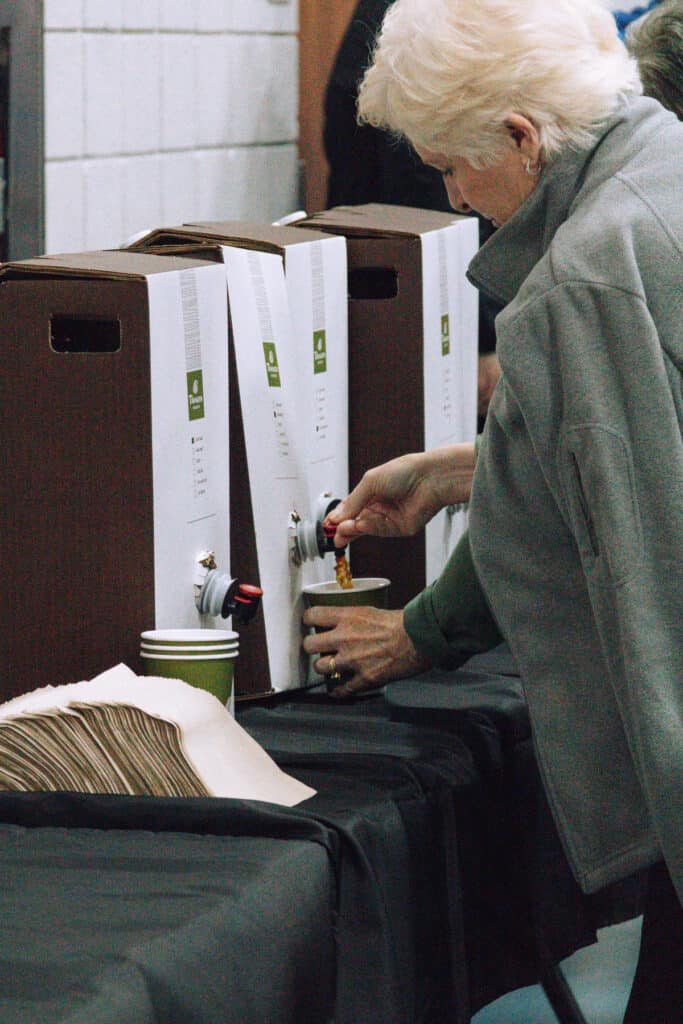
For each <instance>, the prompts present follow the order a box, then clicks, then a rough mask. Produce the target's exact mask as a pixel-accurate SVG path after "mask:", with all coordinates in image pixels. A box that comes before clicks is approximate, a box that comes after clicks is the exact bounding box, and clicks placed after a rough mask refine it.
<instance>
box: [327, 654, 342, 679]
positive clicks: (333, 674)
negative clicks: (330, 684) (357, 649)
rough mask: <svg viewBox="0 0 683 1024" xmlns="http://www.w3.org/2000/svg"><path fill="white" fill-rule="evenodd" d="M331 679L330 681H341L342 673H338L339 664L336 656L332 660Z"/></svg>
mask: <svg viewBox="0 0 683 1024" xmlns="http://www.w3.org/2000/svg"><path fill="white" fill-rule="evenodd" d="M329 678H330V679H341V672H337V662H336V659H335V657H334V655H332V657H331V658H330V671H329Z"/></svg>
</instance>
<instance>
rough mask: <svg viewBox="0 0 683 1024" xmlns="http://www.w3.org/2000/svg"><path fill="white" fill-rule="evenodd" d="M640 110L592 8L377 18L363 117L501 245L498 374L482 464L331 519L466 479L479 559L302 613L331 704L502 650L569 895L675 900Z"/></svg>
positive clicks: (655, 285) (665, 285)
mask: <svg viewBox="0 0 683 1024" xmlns="http://www.w3.org/2000/svg"><path fill="white" fill-rule="evenodd" d="M640 93H641V84H640V80H639V77H638V70H637V66H636V63H635V61H634V60H633V59H632V58H631V57H629V55H628V53H627V51H626V50H625V48H624V46H623V44H622V43H621V42H620V40H619V38H618V36H617V32H616V29H615V24H614V20H613V18H612V16H611V15H610V13H609V12H608V11H607V10H605V9H604V7H603V6H602V5H601V3H600V2H599V0H553V2H552V3H543V2H542V0H397V2H396V3H395V4H394V5H393V6H392V7H391V8H390V10H389V12H388V14H387V16H386V18H385V20H384V23H383V27H382V30H381V33H380V36H379V40H378V44H377V48H376V51H375V54H374V57H373V61H372V64H371V66H370V68H369V69H368V71H367V73H366V75H365V78H364V80H363V83H362V86H361V91H360V98H359V111H360V117H361V118H362V119H364V120H366V121H368V122H370V123H371V124H374V125H378V126H382V127H385V128H389V129H391V130H393V131H394V132H396V133H398V134H400V135H401V136H405V137H406V138H407V139H408V140H409V141H410V142H411V143H412V144H413V146H414V147H415V149H416V150H417V152H418V153H419V154H420V156H421V158H422V159H423V160H424V161H425V162H427V163H429V164H431V165H432V166H434V167H436V168H437V169H438V170H439V171H440V172H441V173H442V174H443V176H444V181H445V183H446V187H447V190H448V194H449V197H450V200H451V203H452V205H453V207H454V208H455V209H456V210H459V211H469V210H474V211H477V212H478V213H480V214H483V215H484V216H486V217H487V218H489V219H490V220H492V221H493V223H494V224H495V225H497V227H498V230H497V231H496V232H495V233H494V234H493V236H492V237H491V239H490V240H489V241H488V242H487V243H486V244H485V245H484V246H483V248H482V249H481V250H480V251H479V252H478V254H477V255H476V256H475V258H474V259H473V261H472V263H471V265H470V268H469V277H470V280H471V281H472V282H473V283H474V284H475V285H476V287H477V288H479V289H480V290H482V291H484V292H485V293H486V294H487V295H489V296H491V297H492V298H493V299H494V300H496V301H498V302H499V303H500V304H501V305H504V306H505V309H504V311H503V312H502V313H501V314H500V315H499V316H498V318H497V321H496V332H497V340H498V349H497V351H498V355H499V358H500V363H501V366H502V377H501V379H500V382H499V384H498V386H497V388H496V391H495V394H494V397H493V401H492V404H491V407H490V410H489V417H488V420H487V424H486V427H485V430H484V435H483V438H482V440H481V445H480V448H479V452H478V455H477V459H476V466H473V462H474V456H473V452H472V450H471V449H470V448H469V447H468V446H463V447H460V448H458V447H456V448H445V449H440V450H437V451H434V452H428V453H424V454H414V455H410V456H406V457H403V458H401V459H398V460H395V461H394V462H392V463H389V464H387V465H385V466H383V467H379V468H378V469H375V470H372V471H370V472H369V473H368V474H366V476H365V477H364V478H363V480H362V481H361V483H360V484H359V485H358V487H357V488H356V489H355V490H354V491H353V492H352V493H351V494H350V495H349V497H348V498H347V499H346V500H345V501H344V502H343V503H342V504H341V505H340V506H339V507H338V508H337V509H336V510H335V511H334V513H333V514H332V516H331V517H330V518H331V521H332V522H334V523H335V524H336V525H337V537H336V540H337V543H346V542H348V541H350V540H353V539H354V538H355V537H357V536H359V535H361V534H363V533H375V534H378V535H392V534H394V535H395V534H407V533H411V532H414V531H415V530H417V529H419V528H420V527H421V526H423V525H424V523H425V522H426V521H427V520H428V519H429V518H430V516H431V515H433V514H434V513H435V512H436V511H437V510H438V509H439V508H441V507H442V506H443V505H444V504H448V503H450V502H452V501H457V500H460V499H462V497H466V496H467V493H468V491H469V488H470V478H471V476H472V470H474V479H473V484H472V498H471V505H470V531H469V538H465V540H464V541H463V542H462V543H461V544H460V545H459V547H458V549H456V552H455V554H454V556H453V558H452V560H451V562H450V563H449V564H448V565H447V567H446V569H445V570H444V573H443V574H442V576H441V577H440V578H439V579H438V580H437V581H436V582H435V583H434V585H433V586H432V587H430V588H428V589H427V590H426V591H424V592H423V593H422V594H421V595H419V596H418V597H417V598H416V599H415V600H414V601H413V602H412V603H411V604H410V605H409V606H408V607H407V608H406V609H405V610H404V611H403V612H401V611H398V612H381V611H375V610H368V609H363V610H355V611H354V610H349V611H347V612H340V611H337V610H333V609H317V610H313V611H309V612H308V613H307V614H306V622H307V624H309V625H313V624H314V625H318V626H323V627H327V628H328V629H327V631H326V632H321V633H318V634H316V635H315V636H311V637H309V638H307V639H306V641H305V646H306V649H307V650H308V651H310V652H314V653H318V654H319V655H321V657H320V658H319V660H318V668H319V671H322V672H327V673H330V672H332V671H334V670H335V669H345V670H346V671H347V673H350V674H351V678H350V679H349V681H348V682H347V683H346V684H344V686H343V687H341V688H340V690H339V693H340V694H344V693H349V692H353V691H355V690H359V689H363V688H367V687H369V686H373V685H379V684H380V683H382V682H385V681H386V680H388V679H391V678H396V677H397V676H401V675H406V674H409V673H411V672H415V671H417V670H419V669H420V668H422V667H424V666H426V665H453V664H458V662H461V661H462V660H464V657H466V656H467V655H468V654H469V653H471V652H472V651H473V650H475V649H477V644H479V645H480V647H485V646H487V645H491V644H493V643H495V642H496V640H497V639H499V636H500V634H499V632H498V630H500V633H502V635H503V636H504V638H505V639H506V640H507V642H508V643H509V645H510V647H511V649H512V652H513V654H514V656H515V659H516V661H517V664H518V666H519V669H520V673H521V676H522V678H523V681H524V686H525V690H526V695H527V699H528V704H529V709H530V714H531V718H532V723H533V728H534V736H535V742H536V749H537V753H538V761H539V765H540V768H541V772H542V775H543V778H544V781H545V785H546V789H547V793H548V797H549V801H550V804H551V807H552V808H553V811H554V814H555V817H556V820H557V824H558V827H559V830H560V833H561V835H562V837H563V840H564V844H565V848H566V851H567V854H568V856H569V859H570V862H571V863H572V866H573V869H574V871H575V874H576V877H577V879H578V880H579V882H580V884H581V885H582V887H583V888H584V889H585V890H586V891H588V892H590V891H594V890H596V889H598V888H600V887H602V886H605V885H607V884H608V883H610V882H612V881H615V880H617V879H620V878H623V877H625V876H627V875H628V874H630V873H631V872H633V871H634V870H636V869H638V868H641V867H644V866H646V865H650V864H655V863H660V862H662V858H663V860H664V861H665V862H666V865H667V867H668V872H669V873H670V875H671V877H672V878H673V880H674V883H675V885H676V886H677V888H678V894H679V898H680V897H682V896H683V556H682V554H681V552H683V439H682V436H681V427H682V424H683V380H682V376H681V373H682V370H683V259H682V251H683V184H682V182H683V179H682V168H683V126H682V125H681V124H680V123H679V122H678V121H677V119H676V118H675V117H674V115H673V114H671V113H669V112H667V111H665V110H664V109H663V108H662V107H661V106H660V105H659V103H657V102H656V101H654V100H650V99H644V98H643V97H642V96H641V95H640ZM483 595H485V598H484V596H483ZM488 608H490V609H491V610H492V612H493V616H494V617H495V621H493V619H492V617H491V616H490V615H489V613H488ZM658 870H659V874H658V876H657V877H658V878H659V879H660V881H661V885H662V886H663V893H664V894H663V896H662V897H661V899H660V908H661V907H662V906H665V907H668V908H669V910H671V908H672V907H673V908H675V909H674V911H672V914H673V919H674V924H673V925H672V929H673V930H674V931H675V930H676V929H677V930H678V932H677V934H678V938H677V939H672V938H671V936H669V937H668V938H667V940H666V942H667V945H668V946H669V947H670V948H676V944H677V943H678V947H677V948H678V956H679V960H678V967H679V968H680V972H679V973H678V983H679V984H680V978H681V977H683V964H681V962H680V950H681V948H682V941H681V934H680V932H681V924H680V921H681V918H680V907H677V902H676V897H675V894H674V891H673V889H672V888H671V883H670V879H669V875H668V873H667V871H666V868H664V867H661V869H658ZM658 884H659V883H658ZM659 917H661V914H660V915H659ZM646 924H647V925H648V927H651V926H652V922H651V921H646ZM672 934H673V932H672ZM655 942H656V940H655ZM652 970H653V968H652V967H651V966H650V967H649V968H648V971H650V972H651V971H652ZM672 980H673V979H672ZM652 987H654V988H657V989H659V990H663V989H667V987H668V993H667V992H662V998H664V999H666V998H667V996H668V997H669V998H670V997H671V991H672V990H671V985H668V986H666V985H662V984H659V985H657V984H656V983H655V984H654V986H652ZM635 988H636V989H638V985H636V987H635ZM679 994H680V992H679ZM650 995H651V993H648V994H646V996H644V997H643V998H644V1000H645V1002H644V1003H643V1005H644V1006H645V1005H647V1009H646V1010H645V1009H642V1008H641V1009H640V1010H639V1009H638V1008H637V1006H636V1003H637V1001H638V999H639V998H640V997H639V996H638V995H637V992H634V997H633V999H634V1000H635V1002H634V1003H633V1006H632V1008H631V1010H630V1011H629V1013H630V1016H629V1017H628V1018H627V1019H628V1020H631V1021H636V1020H641V1019H642V1020H645V1019H648V1020H650V1021H653V1022H654V1021H657V1022H658V1024H664V1021H667V1022H668V1021H670V1020H671V1021H673V1020H678V1021H680V1020H681V1017H680V1016H678V1014H680V1006H681V1005H683V1001H681V1002H679V1003H678V1009H676V1010H674V1011H671V1012H673V1013H675V1014H677V1015H676V1016H671V1015H670V1013H669V1011H668V1010H664V1009H662V1007H657V1006H656V1005H655V1004H650V1003H648V1002H647V1000H648V999H649V998H650ZM653 1006H654V1009H653ZM643 1014H646V1016H643ZM647 1014H649V1016H647ZM667 1014H669V1015H667Z"/></svg>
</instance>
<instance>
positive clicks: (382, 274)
mask: <svg viewBox="0 0 683 1024" xmlns="http://www.w3.org/2000/svg"><path fill="white" fill-rule="evenodd" d="M311 229H314V230H317V231H326V232H330V233H332V234H338V235H343V236H344V237H345V239H346V242H347V259H348V296H349V300H348V301H349V482H350V485H351V486H352V487H353V486H354V485H355V484H357V483H358V481H359V480H360V478H361V476H362V475H363V473H364V472H365V470H366V469H369V468H370V467H372V466H376V465H379V464H380V463H382V462H386V461H387V460H389V459H392V458H395V457H396V456H398V455H402V454H404V453H405V452H411V451H422V450H425V449H427V448H436V447H439V446H442V445H447V444H451V443H454V442H461V441H473V440H474V437H475V434H476V409H477V334H478V304H477V293H476V291H475V289H474V288H473V287H472V286H471V285H470V284H469V282H468V281H467V279H466V277H465V272H466V269H467V266H468V264H469V261H470V259H471V258H472V256H473V255H474V253H475V252H476V250H477V246H478V229H477V221H476V220H475V219H474V218H471V217H461V216H456V215H454V214H445V213H440V212H436V211H432V210H422V209H412V208H409V207H403V206H383V205H380V204H376V203H371V204H367V205H363V206H338V207H334V208H333V209H330V210H325V211H323V212H322V213H318V214H315V215H314V216H311V217H308V218H306V219H305V220H302V221H299V222H298V224H297V226H296V227H295V229H294V230H311ZM465 525H466V512H464V511H462V510H453V509H449V510H444V511H442V512H441V513H439V515H437V516H436V517H435V518H434V519H433V520H432V522H431V523H430V524H429V525H428V526H427V529H426V531H425V532H424V533H423V534H421V535H419V536H417V537H414V538H400V539H390V540H380V539H375V538H363V539H362V540H359V541H356V542H355V543H354V545H353V549H352V553H353V571H354V574H356V575H358V576H388V577H389V578H390V579H391V580H392V587H391V604H392V605H393V606H394V607H402V606H403V605H404V604H405V603H406V602H407V601H408V600H410V598H412V597H413V596H414V595H415V594H416V593H418V592H419V591H420V590H421V589H422V588H423V587H424V586H425V584H426V583H428V582H430V581H431V580H432V579H434V578H435V577H436V576H437V575H438V573H439V572H440V570H441V568H442V567H443V565H444V563H445V561H446V559H447V558H448V555H449V554H450V552H451V550H452V549H453V547H454V546H455V543H456V542H457V539H458V537H459V536H460V534H461V533H462V531H463V529H464V528H465Z"/></svg>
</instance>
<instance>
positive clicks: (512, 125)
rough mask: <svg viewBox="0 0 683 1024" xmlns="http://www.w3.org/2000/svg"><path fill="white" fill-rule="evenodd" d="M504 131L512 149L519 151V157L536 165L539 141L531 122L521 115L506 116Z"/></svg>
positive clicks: (539, 147)
mask: <svg viewBox="0 0 683 1024" xmlns="http://www.w3.org/2000/svg"><path fill="white" fill-rule="evenodd" d="M505 130H506V131H507V133H508V137H509V138H510V141H511V142H512V144H513V145H514V147H515V148H516V149H517V150H519V153H520V156H522V157H524V159H525V160H531V162H532V163H536V161H537V160H538V159H539V156H540V153H541V141H540V138H539V134H538V129H537V127H536V125H535V124H534V123H533V121H530V120H529V118H528V117H524V115H523V114H508V116H507V117H506V119H505Z"/></svg>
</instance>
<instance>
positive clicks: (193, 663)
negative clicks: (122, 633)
mask: <svg viewBox="0 0 683 1024" xmlns="http://www.w3.org/2000/svg"><path fill="white" fill-rule="evenodd" d="M238 653H239V636H238V634H237V633H234V632H233V631H232V630H227V629H148V630H145V631H144V632H143V633H141V634H140V657H141V658H142V663H143V666H144V672H145V675H148V676H163V677H164V678H166V679H183V680H184V681H185V682H186V683H189V684H190V685H191V686H197V687H199V688H200V689H202V690H208V691H209V693H212V694H213V695H214V697H217V698H218V700H219V701H220V702H221V704H225V705H226V706H227V707H228V708H229V710H230V711H231V712H232V711H233V710H234V694H233V685H232V684H233V671H234V665H235V658H236V657H237V655H238Z"/></svg>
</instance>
